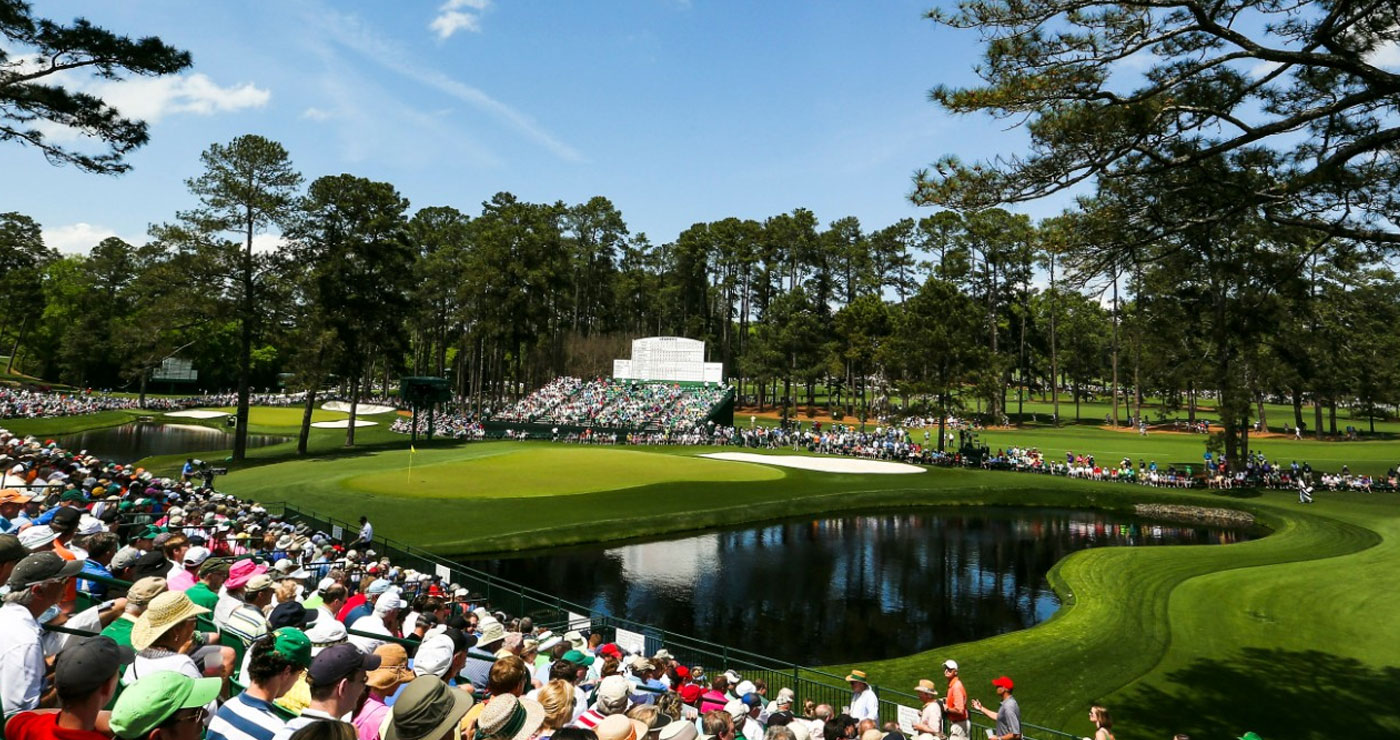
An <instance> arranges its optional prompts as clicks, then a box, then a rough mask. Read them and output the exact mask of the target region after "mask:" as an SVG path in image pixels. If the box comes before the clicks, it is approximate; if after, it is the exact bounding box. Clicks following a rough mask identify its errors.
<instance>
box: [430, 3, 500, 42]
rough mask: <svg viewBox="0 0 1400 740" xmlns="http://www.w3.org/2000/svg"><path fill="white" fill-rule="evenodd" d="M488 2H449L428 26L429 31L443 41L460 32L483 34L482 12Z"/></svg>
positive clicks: (440, 8)
mask: <svg viewBox="0 0 1400 740" xmlns="http://www.w3.org/2000/svg"><path fill="white" fill-rule="evenodd" d="M488 4H489V2H488V0H447V2H445V3H443V4H442V5H441V6H440V7H439V8H438V14H437V17H435V18H433V21H432V22H431V23H429V24H428V28H429V30H431V31H432V32H433V33H436V34H437V37H438V40H439V41H442V40H445V39H447V38H449V37H451V36H452V35H453V34H455V33H457V32H458V31H471V32H472V33H481V11H483V10H485V9H486V6H487V5H488Z"/></svg>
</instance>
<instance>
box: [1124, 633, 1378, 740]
mask: <svg viewBox="0 0 1400 740" xmlns="http://www.w3.org/2000/svg"><path fill="white" fill-rule="evenodd" d="M1167 678H1168V679H1169V680H1170V682H1171V684H1172V687H1171V693H1168V692H1167V691H1164V690H1162V689H1160V688H1157V687H1152V686H1148V687H1143V688H1140V689H1138V690H1137V691H1136V692H1134V693H1132V694H1130V695H1129V698H1128V699H1127V700H1126V702H1124V703H1123V705H1122V706H1121V707H1120V708H1121V711H1115V712H1114V714H1115V718H1117V719H1119V720H1120V722H1121V723H1122V729H1121V730H1119V728H1115V730H1116V731H1118V736H1119V737H1122V738H1124V740H1127V739H1128V738H1137V737H1142V738H1149V737H1171V733H1174V732H1184V733H1186V734H1188V735H1190V736H1191V737H1192V738H1234V737H1239V736H1240V735H1242V734H1244V732H1245V731H1247V730H1253V731H1254V732H1257V733H1259V735H1260V736H1261V737H1263V738H1264V739H1265V740H1275V738H1279V739H1282V738H1340V737H1347V738H1386V737H1400V701H1396V699H1395V697H1397V696H1400V668H1395V667H1386V668H1375V667H1372V666H1370V665H1367V664H1365V663H1362V662H1361V661H1359V660H1355V659H1353V658H1342V657H1338V656H1335V655H1329V654H1327V653H1323V652H1319V651H1316V650H1306V651H1295V650H1268V649H1263V648H1245V649H1243V650H1241V651H1240V652H1238V653H1235V654H1234V655H1231V656H1223V657H1221V658H1219V659H1210V660H1208V659H1200V660H1197V661H1196V662H1194V663H1192V664H1191V665H1190V666H1188V667H1186V668H1183V669H1181V670H1177V671H1173V672H1172V673H1170V674H1168V676H1167Z"/></svg>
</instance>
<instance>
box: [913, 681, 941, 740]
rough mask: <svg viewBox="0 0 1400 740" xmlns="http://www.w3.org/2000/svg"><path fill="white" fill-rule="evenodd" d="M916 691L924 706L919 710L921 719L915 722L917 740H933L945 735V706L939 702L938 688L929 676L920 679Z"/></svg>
mask: <svg viewBox="0 0 1400 740" xmlns="http://www.w3.org/2000/svg"><path fill="white" fill-rule="evenodd" d="M914 693H916V694H918V695H919V698H920V699H923V701H924V706H923V708H921V709H920V710H919V721H918V722H915V723H914V724H913V729H914V731H915V732H917V733H919V734H918V735H916V736H915V737H916V738H917V740H933V738H939V737H942V736H943V706H942V705H940V704H939V703H938V688H937V687H935V686H934V685H933V682H932V681H930V680H928V679H927V678H924V679H920V680H919V685H918V686H915V687H914Z"/></svg>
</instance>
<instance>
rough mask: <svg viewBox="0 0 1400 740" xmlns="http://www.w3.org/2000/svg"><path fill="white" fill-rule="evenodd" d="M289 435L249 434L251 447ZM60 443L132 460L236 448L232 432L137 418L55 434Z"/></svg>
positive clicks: (121, 460)
mask: <svg viewBox="0 0 1400 740" xmlns="http://www.w3.org/2000/svg"><path fill="white" fill-rule="evenodd" d="M288 439H290V437H279V436H276V435H271V434H250V435H248V447H249V448H253V447H266V446H267V445H275V444H278V443H281V442H286V441H287V440H288ZM55 440H56V441H57V442H58V444H59V446H60V447H62V448H64V449H67V450H73V451H75V452H76V451H78V450H86V451H87V453H88V454H89V455H96V456H97V457H98V458H101V459H103V460H113V461H115V462H119V463H129V462H135V461H137V460H140V459H141V458H144V457H150V456H151V455H175V454H190V455H194V454H196V453H201V452H215V451H219V450H227V449H229V448H231V447H233V435H232V434H230V433H228V432H225V431H223V430H220V429H214V428H212V427H206V426H201V425H198V424H157V423H155V422H149V421H137V422H132V423H130V424H122V425H121V426H115V427H106V428H104V429H89V430H88V431H86V432H77V433H75V434H65V435H63V436H60V437H56V438H55Z"/></svg>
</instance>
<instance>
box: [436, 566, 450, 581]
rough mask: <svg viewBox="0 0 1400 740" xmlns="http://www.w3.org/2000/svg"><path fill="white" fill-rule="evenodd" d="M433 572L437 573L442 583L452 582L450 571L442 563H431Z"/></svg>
mask: <svg viewBox="0 0 1400 740" xmlns="http://www.w3.org/2000/svg"><path fill="white" fill-rule="evenodd" d="M433 572H434V573H437V575H438V578H441V579H442V580H443V582H444V583H446V582H448V581H451V580H452V569H451V568H449V567H447V566H446V565H443V564H442V563H433Z"/></svg>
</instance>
